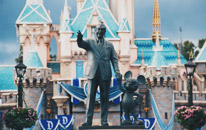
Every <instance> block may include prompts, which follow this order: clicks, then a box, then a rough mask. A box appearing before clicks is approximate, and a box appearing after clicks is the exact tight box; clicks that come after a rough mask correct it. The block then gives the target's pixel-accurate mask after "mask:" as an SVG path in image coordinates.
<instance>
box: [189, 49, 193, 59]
mask: <svg viewBox="0 0 206 130" xmlns="http://www.w3.org/2000/svg"><path fill="white" fill-rule="evenodd" d="M189 59H193V52H192V50H191V51H190V55H189Z"/></svg>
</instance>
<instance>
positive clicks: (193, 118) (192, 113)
mask: <svg viewBox="0 0 206 130" xmlns="http://www.w3.org/2000/svg"><path fill="white" fill-rule="evenodd" d="M175 115H176V117H177V121H178V123H180V125H181V126H182V127H183V128H186V129H188V130H194V129H197V128H201V127H202V126H204V125H205V123H206V112H205V111H204V110H203V109H202V108H201V107H200V106H191V107H186V106H181V107H179V108H178V109H177V110H176V111H175Z"/></svg>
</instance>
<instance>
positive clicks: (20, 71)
mask: <svg viewBox="0 0 206 130" xmlns="http://www.w3.org/2000/svg"><path fill="white" fill-rule="evenodd" d="M26 68H27V67H26V66H25V65H24V64H23V61H22V57H20V60H19V64H18V65H16V66H15V69H16V74H17V77H18V78H19V84H18V107H23V100H22V95H23V94H22V92H23V86H22V79H23V77H24V74H25V72H26Z"/></svg>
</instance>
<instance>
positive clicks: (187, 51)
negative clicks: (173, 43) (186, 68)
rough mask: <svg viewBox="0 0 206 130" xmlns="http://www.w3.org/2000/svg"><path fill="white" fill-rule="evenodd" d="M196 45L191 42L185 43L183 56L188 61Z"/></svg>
mask: <svg viewBox="0 0 206 130" xmlns="http://www.w3.org/2000/svg"><path fill="white" fill-rule="evenodd" d="M194 47H195V45H194V44H193V43H192V42H190V41H185V42H184V45H183V56H184V57H185V59H186V60H189V54H190V51H191V50H193V49H194Z"/></svg>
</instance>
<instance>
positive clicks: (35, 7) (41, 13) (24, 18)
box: [16, 0, 52, 24]
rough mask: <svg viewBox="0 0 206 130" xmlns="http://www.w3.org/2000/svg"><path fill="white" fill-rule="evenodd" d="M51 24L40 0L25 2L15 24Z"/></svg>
mask: <svg viewBox="0 0 206 130" xmlns="http://www.w3.org/2000/svg"><path fill="white" fill-rule="evenodd" d="M24 23H25V24H51V23H52V20H51V18H50V16H49V15H48V13H47V11H46V9H45V7H44V5H43V1H42V0H27V2H26V5H25V6H24V8H23V10H22V12H21V14H20V15H19V17H18V19H17V21H16V24H24Z"/></svg>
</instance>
